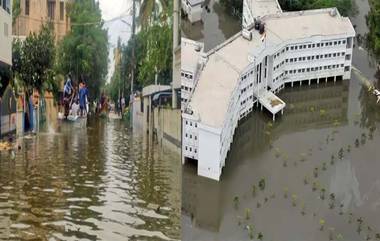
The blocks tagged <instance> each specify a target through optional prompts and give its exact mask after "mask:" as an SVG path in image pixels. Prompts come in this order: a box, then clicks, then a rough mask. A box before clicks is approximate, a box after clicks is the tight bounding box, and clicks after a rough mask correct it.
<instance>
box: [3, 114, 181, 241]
mask: <svg viewBox="0 0 380 241" xmlns="http://www.w3.org/2000/svg"><path fill="white" fill-rule="evenodd" d="M49 130H50V131H49V132H44V131H43V130H42V131H41V133H39V134H38V135H37V136H32V137H25V138H23V139H20V140H18V141H19V144H20V145H21V147H22V149H21V150H19V151H16V152H15V156H14V158H12V154H11V153H7V152H5V153H4V152H2V153H1V154H0V240H179V239H180V214H179V212H180V204H179V203H180V184H179V183H180V171H179V168H180V166H179V162H178V160H179V158H180V155H179V153H178V152H175V151H171V150H169V149H165V148H164V147H158V146H153V147H149V146H147V145H146V144H145V143H147V142H146V138H144V137H143V136H141V135H139V134H133V133H132V132H131V131H130V130H129V129H128V128H127V127H126V125H125V124H124V123H123V122H121V121H118V120H110V121H107V120H95V119H90V120H89V121H88V122H87V123H85V122H83V121H81V122H79V123H76V124H73V123H60V122H58V123H56V128H53V130H52V128H49Z"/></svg>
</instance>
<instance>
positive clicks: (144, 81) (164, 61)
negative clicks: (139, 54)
mask: <svg viewBox="0 0 380 241" xmlns="http://www.w3.org/2000/svg"><path fill="white" fill-rule="evenodd" d="M143 34H144V35H145V36H146V37H145V41H146V52H145V55H144V56H143V58H142V59H141V60H140V62H139V65H140V67H139V73H138V81H139V82H140V84H141V85H142V86H146V85H149V84H153V83H154V81H155V76H156V74H157V78H158V79H160V81H159V82H160V84H168V83H169V82H170V80H171V74H172V69H171V68H172V59H173V56H172V42H173V41H172V37H173V35H172V27H171V26H169V25H168V24H163V25H159V24H154V25H153V26H151V27H149V28H148V29H147V30H146V31H145V32H144V33H143Z"/></svg>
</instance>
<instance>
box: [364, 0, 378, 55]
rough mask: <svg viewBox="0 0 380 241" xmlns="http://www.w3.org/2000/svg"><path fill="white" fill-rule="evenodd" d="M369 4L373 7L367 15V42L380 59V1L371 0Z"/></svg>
mask: <svg viewBox="0 0 380 241" xmlns="http://www.w3.org/2000/svg"><path fill="white" fill-rule="evenodd" d="M369 4H370V6H371V9H370V11H369V13H368V16H367V25H368V28H369V33H368V35H367V42H368V45H369V47H370V49H371V50H372V52H373V53H374V55H375V56H376V57H377V58H378V59H380V2H379V1H377V0H370V1H369Z"/></svg>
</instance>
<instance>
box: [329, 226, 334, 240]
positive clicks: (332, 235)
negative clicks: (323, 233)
mask: <svg viewBox="0 0 380 241" xmlns="http://www.w3.org/2000/svg"><path fill="white" fill-rule="evenodd" d="M334 231H335V229H334V228H329V240H330V241H332V240H334Z"/></svg>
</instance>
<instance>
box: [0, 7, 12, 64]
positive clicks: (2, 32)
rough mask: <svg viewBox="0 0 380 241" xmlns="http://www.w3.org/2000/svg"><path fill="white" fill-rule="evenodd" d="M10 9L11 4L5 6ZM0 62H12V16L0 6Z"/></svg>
mask: <svg viewBox="0 0 380 241" xmlns="http://www.w3.org/2000/svg"><path fill="white" fill-rule="evenodd" d="M5 8H9V9H10V10H11V6H6V7H5ZM0 46H1V47H0V62H3V63H5V64H7V65H11V64H12V16H11V12H9V13H8V12H7V11H6V10H5V9H4V6H3V2H2V4H1V6H0Z"/></svg>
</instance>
